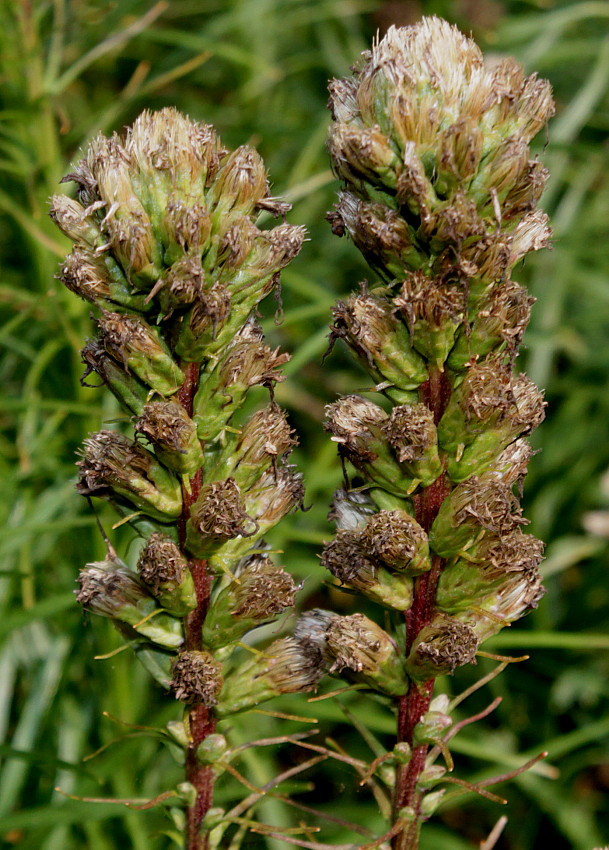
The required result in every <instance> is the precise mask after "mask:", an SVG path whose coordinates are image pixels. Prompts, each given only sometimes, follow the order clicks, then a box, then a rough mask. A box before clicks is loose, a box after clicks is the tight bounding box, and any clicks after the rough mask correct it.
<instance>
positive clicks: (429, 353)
mask: <svg viewBox="0 0 609 850" xmlns="http://www.w3.org/2000/svg"><path fill="white" fill-rule="evenodd" d="M394 304H395V306H396V307H399V308H400V310H401V312H402V314H403V316H404V319H405V321H406V324H407V325H408V329H409V331H410V338H411V341H412V346H413V347H414V348H415V349H416V350H417V351H418V352H419V354H422V355H423V356H424V357H426V358H427V359H428V360H429V361H430V362H431V363H432V364H434V365H435V366H437V367H438V369H442V368H443V366H444V362H445V361H446V358H447V357H448V353H449V351H450V350H451V348H452V347H453V345H454V342H455V335H456V333H457V331H458V329H459V328H460V326H461V325H462V323H463V318H464V315H465V305H466V290H465V287H464V286H463V285H462V284H455V283H452V284H451V283H444V282H443V281H442V280H437V279H435V278H431V277H429V276H428V275H426V274H425V273H424V272H422V271H421V272H414V273H413V274H410V275H409V276H408V277H407V278H406V280H404V282H403V283H402V289H401V292H400V295H399V296H398V297H397V298H395V299H394Z"/></svg>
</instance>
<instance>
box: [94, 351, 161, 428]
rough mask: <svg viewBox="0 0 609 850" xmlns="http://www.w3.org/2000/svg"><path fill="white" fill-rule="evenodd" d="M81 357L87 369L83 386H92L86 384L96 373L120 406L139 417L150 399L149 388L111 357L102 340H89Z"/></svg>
mask: <svg viewBox="0 0 609 850" xmlns="http://www.w3.org/2000/svg"><path fill="white" fill-rule="evenodd" d="M81 355H82V359H83V363H84V364H85V365H86V367H87V368H86V370H85V373H84V375H83V376H82V378H81V379H80V383H81V384H82V386H83V387H88V386H91V384H87V383H86V379H87V377H88V376H89V375H90V374H91V372H95V374H96V375H99V377H100V378H101V380H102V381H103V383H104V384H105V385H106V386H107V387H108V389H109V390H110V392H111V393H112V394H113V395H114V396H115V397H116V398H117V399H118V401H119V402H120V404H122V405H123V406H124V407H126V408H127V409H128V410H130V411H131V412H132V413H135V414H136V415H138V416H139V415H140V414H141V413H142V411H143V410H144V405H145V404H146V401H147V399H148V394H149V392H150V390H149V388H148V387H147V386H146V385H145V384H143V383H142V382H141V381H140V380H138V378H136V377H135V375H132V374H131V372H129V371H127V370H126V369H124V368H123V367H122V366H120V365H119V364H118V363H117V362H116V360H114V358H113V357H110V355H109V354H108V352H107V351H106V349H105V347H104V345H103V343H102V342H101V341H100V340H97V339H91V340H89V342H87V344H86V345H85V347H84V348H83V350H82V351H81Z"/></svg>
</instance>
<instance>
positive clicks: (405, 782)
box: [392, 367, 451, 850]
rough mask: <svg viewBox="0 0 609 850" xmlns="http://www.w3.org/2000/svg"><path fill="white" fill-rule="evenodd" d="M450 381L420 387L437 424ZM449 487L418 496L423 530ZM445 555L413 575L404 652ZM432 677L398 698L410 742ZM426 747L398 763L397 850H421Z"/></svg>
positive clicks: (437, 379) (433, 380)
mask: <svg viewBox="0 0 609 850" xmlns="http://www.w3.org/2000/svg"><path fill="white" fill-rule="evenodd" d="M450 391H451V390H450V384H449V383H448V380H447V378H446V373H444V372H440V371H439V370H438V369H435V368H433V367H432V368H430V370H429V380H428V381H426V382H425V383H424V384H423V385H422V387H421V388H420V393H419V395H420V398H421V401H422V402H424V403H425V404H426V405H427V407H428V408H429V409H430V410H431V411H432V413H433V415H434V421H435V423H436V425H437V424H438V422H439V421H440V419H441V417H442V414H443V413H444V410H445V409H446V405H447V404H448V400H449V398H450ZM449 492H450V486H449V484H448V482H447V480H446V476H445V475H444V474H442V475H441V476H440V477H439V478H438V479H437V480H436V481H434V483H433V484H431V485H430V486H429V487H425V488H424V489H423V490H421V492H420V493H418V494H417V495H416V496H415V497H414V508H415V518H416V520H417V522H418V523H419V525H421V526H422V528H423V529H424V530H425V531H427V532H428V531H429V530H430V528H431V526H432V524H433V521H434V519H435V518H436V516H437V514H438V511H439V510H440V506H441V504H442V502H443V501H444V499H445V498H446V496H447V495H448V493H449ZM444 563H445V562H444V560H443V559H442V558H440V557H439V556H438V555H434V556H433V558H432V563H431V570H430V571H429V572H427V573H424V574H423V575H421V576H419V577H418V578H417V579H416V580H415V585H414V599H413V603H412V606H411V608H410V610H409V611H407V612H406V655H408V654H409V652H410V648H411V647H412V644H413V642H414V640H415V638H416V637H417V635H418V634H419V632H420V631H421V629H422V628H423V627H424V626H426V625H427V624H428V623H429V622H431V620H432V619H433V616H434V613H435V601H436V589H437V585H438V579H439V577H440V573H441V571H442V568H443V567H444ZM434 681H435V680H434V679H429V680H428V681H427V682H425V683H424V684H422V685H420V686H419V687H417V686H416V685H414V684H412V685H411V687H410V690H409V692H408V694H406V696H403V697H401V698H400V701H399V705H398V729H397V737H398V741H399V742H402V741H406V743H408V744H410V746H412V743H413V737H414V729H415V726H416V725H417V723H419V721H420V720H421V718H422V717H423V715H424V714H425V713H426V712H427V711H428V710H429V704H430V702H431V698H432V695H433V689H434ZM427 751H428V746H427V745H423V746H419V747H415V748H414V750H413V752H412V756H411V759H410V761H409V762H408V764H407V765H404V766H402V767H399V768H398V771H397V775H396V785H395V796H394V806H393V811H394V819H397V817H398V814H399V811H400V810H401V809H402V808H404V807H405V806H409V807H411V808H412V809H414V812H415V821H414V823H412V824H409V825H408V826H407V827H406V828H405V829H404V830H402V832H400V833H399V834H398V835H396V836H394V838H393V840H392V847H393V848H394V850H417V847H418V843H419V840H418V835H419V827H418V821H419V819H420V808H421V799H422V796H421V794H420V793H419V792H417V787H416V786H417V782H418V780H419V777H420V775H421V772H422V771H423V769H424V767H425V759H426V757H427Z"/></svg>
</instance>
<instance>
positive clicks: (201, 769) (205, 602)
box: [177, 363, 216, 850]
mask: <svg viewBox="0 0 609 850" xmlns="http://www.w3.org/2000/svg"><path fill="white" fill-rule="evenodd" d="M199 369H200V367H199V364H198V363H188V364H187V365H186V366H185V368H184V373H185V375H186V379H185V381H184V383H183V385H182V387H181V388H180V389H179V390H178V393H177V397H178V400H179V402H180V404H181V405H182V406H183V407H184V409H185V410H186V412H187V413H188V415H189V416H192V413H193V400H194V397H195V393H196V391H197V387H198V384H199ZM201 478H202V470H198V471H197V473H196V474H195V475H194V477H193V478H191V479H190V482H189V485H190V492H189V490H188V489H187V488H186V487H182V497H183V507H182V516H181V517H180V519H179V520H178V527H179V535H180V549H181V550H182V552H185V542H186V523H187V522H188V519H189V517H190V508H191V506H192V505H193V504H194V502H195V501H196V500H197V497H198V495H199V490H200V488H201ZM187 557H188V555H187ZM188 567H189V569H190V571H191V573H192V577H193V579H194V584H195V590H196V594H197V607H196V608H195V610H194V611H192V612H191V613H190V614H189V615H188V617H187V618H186V624H185V625H186V628H185V649H187V650H198V649H201V648H202V640H201V632H202V629H203V623H204V621H205V617H206V615H207V609H208V608H209V599H210V593H211V576H210V575H208V572H207V561H205V560H199V559H196V558H189V559H188ZM188 720H189V727H190V741H191V742H190V745H189V747H188V749H187V750H186V759H185V767H186V781H187V782H190V783H191V785H193V786H194V788H196V791H197V796H196V799H195V802H194V805H192V806H190V807H189V808H188V811H187V818H186V850H206V848H207V846H208V842H207V836H206V835H205V834H203V833H202V832H201V823H202V822H203V818H204V817H205V815H206V814H207V811H208V810H209V809H210V808H211V805H212V800H213V791H214V771H213V767H212V766H211V765H202V764H200V763H199V761H198V759H197V748H198V747H199V745H200V744H201V743H202V742H203V741H204V740H205V739H206V738H207V736H208V735H211V734H212V733H213V732H215V729H216V720H215V718H214V716H213V712H212V710H211V709H209V708H207V707H206V706H204V705H195V706H192V707H191V709H190V711H189V715H188Z"/></svg>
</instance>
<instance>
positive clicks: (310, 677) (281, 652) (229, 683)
mask: <svg viewBox="0 0 609 850" xmlns="http://www.w3.org/2000/svg"><path fill="white" fill-rule="evenodd" d="M323 674H324V666H323V663H322V658H321V654H320V652H319V650H318V649H317V647H315V646H314V645H313V644H312V643H311V642H305V641H302V642H301V641H299V640H297V639H296V638H293V637H286V638H281V639H280V640H276V641H274V643H272V644H270V646H267V647H266V649H264V650H263V651H262V652H256V654H253V655H252V657H251V658H250V659H249V660H247V661H245V662H244V663H243V664H241V665H240V666H239V667H236V668H235V669H233V670H231V673H230V676H227V677H226V678H225V681H224V687H223V688H222V691H221V693H220V697H219V702H218V706H217V708H216V714H218V716H219V717H225V716H226V715H229V714H235V713H237V712H240V711H246V710H247V709H248V708H252V707H253V706H257V705H259V704H260V703H261V702H264V701H265V700H268V699H272V698H273V697H275V696H279V695H280V694H293V693H303V692H306V691H313V690H315V689H316V688H317V685H318V683H319V680H320V679H321V677H322V676H323Z"/></svg>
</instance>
